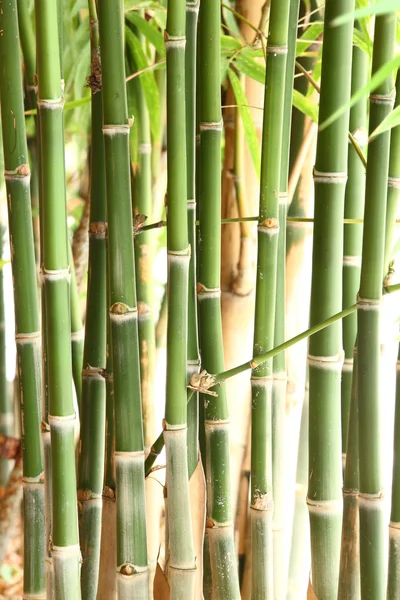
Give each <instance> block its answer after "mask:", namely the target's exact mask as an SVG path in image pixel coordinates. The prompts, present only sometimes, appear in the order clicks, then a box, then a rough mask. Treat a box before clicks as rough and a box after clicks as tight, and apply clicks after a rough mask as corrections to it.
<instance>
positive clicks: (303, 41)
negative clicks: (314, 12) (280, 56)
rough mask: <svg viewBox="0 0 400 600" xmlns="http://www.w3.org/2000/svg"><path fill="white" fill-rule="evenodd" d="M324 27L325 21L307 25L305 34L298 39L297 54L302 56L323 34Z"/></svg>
mask: <svg viewBox="0 0 400 600" xmlns="http://www.w3.org/2000/svg"><path fill="white" fill-rule="evenodd" d="M323 28H324V24H323V23H313V24H312V25H310V27H307V29H306V31H305V32H304V33H303V35H302V36H301V37H300V38H299V39H298V40H297V44H296V56H300V55H301V54H302V53H303V52H305V51H306V50H307V49H308V48H309V47H310V46H311V45H312V44H313V43H314V42H315V40H316V39H317V38H318V37H319V36H320V35H321V33H322V31H323Z"/></svg>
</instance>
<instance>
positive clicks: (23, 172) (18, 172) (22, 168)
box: [4, 163, 31, 179]
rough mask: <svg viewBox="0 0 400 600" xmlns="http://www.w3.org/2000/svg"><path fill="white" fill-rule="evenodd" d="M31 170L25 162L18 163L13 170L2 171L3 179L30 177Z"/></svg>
mask: <svg viewBox="0 0 400 600" xmlns="http://www.w3.org/2000/svg"><path fill="white" fill-rule="evenodd" d="M30 174H31V170H30V168H29V165H28V164H27V163H23V164H22V165H18V167H17V168H16V169H14V170H13V171H6V170H5V171H4V177H5V179H20V178H22V177H30Z"/></svg>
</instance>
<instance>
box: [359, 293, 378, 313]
mask: <svg viewBox="0 0 400 600" xmlns="http://www.w3.org/2000/svg"><path fill="white" fill-rule="evenodd" d="M381 302H382V299H381V298H379V299H376V298H369V299H368V298H361V296H360V294H357V299H356V304H357V309H358V310H379V309H380V306H381Z"/></svg>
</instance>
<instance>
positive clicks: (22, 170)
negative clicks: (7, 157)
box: [17, 163, 31, 177]
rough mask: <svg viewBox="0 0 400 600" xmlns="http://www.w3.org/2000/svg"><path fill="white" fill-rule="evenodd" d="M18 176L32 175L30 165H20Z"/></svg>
mask: <svg viewBox="0 0 400 600" xmlns="http://www.w3.org/2000/svg"><path fill="white" fill-rule="evenodd" d="M17 174H18V175H21V177H27V176H28V175H30V174H31V170H30V168H29V165H28V164H27V163H24V164H23V165H20V166H19V167H18V168H17Z"/></svg>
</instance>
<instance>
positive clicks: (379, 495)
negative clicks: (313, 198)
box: [357, 13, 396, 600]
mask: <svg viewBox="0 0 400 600" xmlns="http://www.w3.org/2000/svg"><path fill="white" fill-rule="evenodd" d="M395 32H396V14H395V13H389V14H387V15H383V16H377V17H376V20H375V33H374V48H373V58H372V74H374V73H375V72H376V71H377V70H378V69H379V68H380V67H382V65H384V64H385V63H386V62H388V61H389V60H390V59H392V57H393V54H394V44H395V35H396V34H395ZM393 88H394V86H393V77H392V75H390V76H388V77H387V78H386V79H385V80H384V81H383V82H382V84H381V85H380V86H379V87H378V88H377V89H376V90H374V92H372V94H371V95H370V118H369V131H370V132H372V131H374V130H375V129H376V127H377V126H378V125H379V124H380V123H381V121H382V120H383V119H384V118H385V117H386V115H388V114H389V112H390V111H391V109H392V107H393V101H394V95H393V91H394V89H393ZM389 144H390V132H389V131H387V132H384V133H382V134H381V135H379V136H377V137H375V138H373V139H372V141H370V142H369V144H368V163H367V174H366V194H365V212H364V234H363V245H362V265H361V280H360V290H359V294H358V297H357V327H358V329H357V340H358V341H357V344H358V356H357V359H358V360H357V365H358V367H357V382H358V415H359V470H360V494H359V515H360V579H361V598H362V600H367V599H368V600H369V599H371V600H372V599H373V600H384V598H386V576H385V571H386V569H385V527H386V520H385V511H384V499H383V471H382V466H383V461H382V459H383V456H382V432H381V427H382V425H381V411H382V410H383V408H382V404H381V377H380V361H381V357H380V355H381V344H380V307H381V302H382V273H383V272H384V246H385V229H386V195H387V185H388V168H389Z"/></svg>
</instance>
